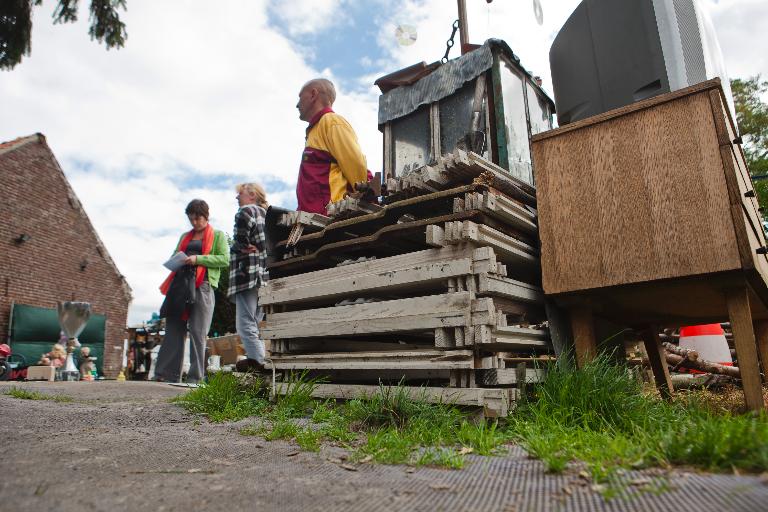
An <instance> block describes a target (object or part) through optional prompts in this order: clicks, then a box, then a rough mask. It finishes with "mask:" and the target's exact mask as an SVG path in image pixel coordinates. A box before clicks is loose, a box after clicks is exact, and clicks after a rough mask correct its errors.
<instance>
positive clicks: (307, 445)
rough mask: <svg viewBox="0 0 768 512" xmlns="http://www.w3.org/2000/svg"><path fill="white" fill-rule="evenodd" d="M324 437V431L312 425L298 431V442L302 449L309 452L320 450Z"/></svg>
mask: <svg viewBox="0 0 768 512" xmlns="http://www.w3.org/2000/svg"><path fill="white" fill-rule="evenodd" d="M322 438H323V433H322V432H320V431H317V430H314V429H312V427H305V428H303V429H301V430H299V431H298V432H296V443H297V444H298V445H299V447H300V448H301V449H302V450H306V451H308V452H318V451H320V440H321V439H322Z"/></svg>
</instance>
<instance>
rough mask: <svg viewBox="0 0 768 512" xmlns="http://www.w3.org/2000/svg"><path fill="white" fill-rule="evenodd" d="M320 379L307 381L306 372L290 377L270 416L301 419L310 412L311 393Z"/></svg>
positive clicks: (311, 403) (313, 401)
mask: <svg viewBox="0 0 768 512" xmlns="http://www.w3.org/2000/svg"><path fill="white" fill-rule="evenodd" d="M319 383H320V379H308V378H307V371H306V370H305V371H304V372H302V373H300V374H298V375H296V374H293V375H291V377H290V379H289V380H288V382H287V385H286V390H285V393H284V394H282V395H280V396H278V397H277V401H276V403H275V407H274V409H273V410H272V415H274V416H278V417H283V418H301V417H303V416H305V415H306V414H307V413H309V412H311V411H312V405H313V404H314V403H315V400H314V399H313V398H312V393H313V392H314V390H315V387H316V386H317V384H319Z"/></svg>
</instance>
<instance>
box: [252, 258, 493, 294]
mask: <svg viewBox="0 0 768 512" xmlns="http://www.w3.org/2000/svg"><path fill="white" fill-rule="evenodd" d="M495 265H496V258H495V254H494V253H493V252H492V250H491V249H489V248H479V249H472V248H469V247H446V248H443V249H427V250H425V251H417V252H412V253H407V254H403V255H398V256H391V257H389V258H380V259H376V260H371V261H365V262H361V263H354V264H351V265H345V266H343V267H336V268H330V269H324V270H318V271H315V272H308V273H305V274H300V275H297V276H290V277H284V278H279V279H273V280H271V281H268V282H267V283H266V284H265V285H264V286H262V287H261V288H260V289H259V303H260V304H261V305H270V304H292V303H299V302H303V301H307V300H313V299H326V300H332V299H334V298H340V297H344V296H349V295H350V294H365V293H366V292H382V293H383V292H392V291H395V290H397V289H400V288H407V287H413V286H414V285H420V284H421V285H428V284H430V283H433V282H439V281H443V280H446V279H448V278H451V277H455V276H459V275H466V274H471V273H473V272H475V271H477V270H476V269H489V270H490V269H491V268H494V267H495Z"/></svg>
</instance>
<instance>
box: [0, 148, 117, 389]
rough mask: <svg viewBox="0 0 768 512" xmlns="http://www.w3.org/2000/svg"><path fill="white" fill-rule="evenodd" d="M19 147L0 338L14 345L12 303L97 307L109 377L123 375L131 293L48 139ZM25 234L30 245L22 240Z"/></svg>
mask: <svg viewBox="0 0 768 512" xmlns="http://www.w3.org/2000/svg"><path fill="white" fill-rule="evenodd" d="M14 142H15V144H14ZM14 142H11V143H6V144H3V145H0V340H2V342H5V341H6V340H7V339H8V321H9V314H10V307H11V303H12V302H17V303H22V304H29V305H32V306H39V307H45V308H55V307H56V302H57V301H60V300H78V301H85V302H90V303H91V308H92V311H93V313H95V314H103V315H105V316H106V319H107V323H106V333H105V344H104V361H102V363H103V367H104V373H105V376H106V377H108V378H110V377H115V376H116V375H117V373H118V372H119V371H120V365H121V359H122V350H123V339H124V338H125V326H126V318H127V315H128V304H129V302H130V288H129V287H128V285H127V284H126V283H125V281H124V278H123V277H122V276H121V275H120V273H119V271H118V270H117V268H116V267H115V265H114V263H113V262H112V259H111V258H110V256H109V254H108V253H107V251H106V249H105V248H104V246H103V244H102V242H101V240H100V239H99V237H98V235H97V234H96V232H95V230H94V228H93V226H92V225H91V223H90V221H89V220H88V217H87V215H86V214H85V212H84V210H83V209H82V206H81V204H80V202H79V201H78V199H77V197H76V196H75V195H74V192H73V191H72V189H71V187H70V186H69V184H68V183H67V181H66V178H65V176H64V174H63V173H62V171H61V169H60V167H59V165H58V163H57V162H56V159H55V157H54V156H53V154H52V153H51V151H50V149H49V148H48V145H47V144H46V143H45V138H44V137H43V136H42V135H33V136H31V137H27V138H25V139H21V140H17V141H14ZM21 234H26V235H28V236H29V237H30V238H29V240H27V241H26V242H23V243H18V242H16V241H15V239H16V238H17V237H18V236H19V235H21ZM83 264H85V268H84V269H81V266H82V265H83Z"/></svg>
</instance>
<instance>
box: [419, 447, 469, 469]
mask: <svg viewBox="0 0 768 512" xmlns="http://www.w3.org/2000/svg"><path fill="white" fill-rule="evenodd" d="M416 464H417V465H419V466H440V467H443V468H448V469H461V468H463V467H464V455H462V454H461V453H459V452H456V450H452V449H450V448H426V449H424V450H423V451H422V452H421V454H420V455H419V457H418V458H417V459H416Z"/></svg>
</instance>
